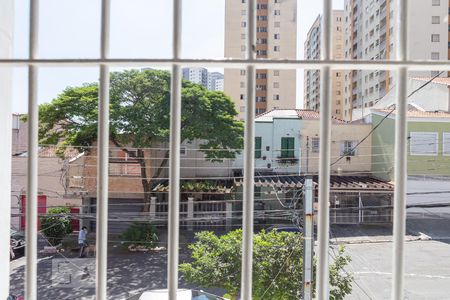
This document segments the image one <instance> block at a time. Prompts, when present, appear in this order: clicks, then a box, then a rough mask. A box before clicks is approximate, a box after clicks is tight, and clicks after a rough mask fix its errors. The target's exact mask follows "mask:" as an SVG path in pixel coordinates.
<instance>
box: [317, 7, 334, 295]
mask: <svg viewBox="0 0 450 300" xmlns="http://www.w3.org/2000/svg"><path fill="white" fill-rule="evenodd" d="M331 15H332V14H331V1H330V0H324V1H323V17H322V37H321V59H322V60H326V61H328V60H330V59H331V58H332V49H331V38H332V37H331V32H332V28H331V25H332V24H331ZM330 77H331V70H330V67H328V66H326V67H323V68H322V69H321V72H320V98H321V101H320V102H321V103H320V153H319V210H318V223H319V224H318V233H317V239H318V263H317V297H318V298H317V299H328V298H329V287H328V285H329V271H328V247H329V240H328V239H329V227H330V208H329V202H330V148H331V142H330V141H331V80H330Z"/></svg>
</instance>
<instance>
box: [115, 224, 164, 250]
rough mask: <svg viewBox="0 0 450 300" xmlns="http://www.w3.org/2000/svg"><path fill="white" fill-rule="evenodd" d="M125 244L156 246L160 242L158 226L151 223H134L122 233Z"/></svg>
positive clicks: (121, 236)
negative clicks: (157, 231)
mask: <svg viewBox="0 0 450 300" xmlns="http://www.w3.org/2000/svg"><path fill="white" fill-rule="evenodd" d="M120 238H121V239H122V240H123V244H124V245H125V246H130V245H137V246H146V247H149V248H154V247H156V245H157V242H158V235H157V233H156V228H155V226H153V225H152V224H150V223H137V222H136V223H133V224H131V225H130V227H128V228H127V230H126V231H125V232H124V233H122V234H121V235H120Z"/></svg>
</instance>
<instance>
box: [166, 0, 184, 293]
mask: <svg viewBox="0 0 450 300" xmlns="http://www.w3.org/2000/svg"><path fill="white" fill-rule="evenodd" d="M181 1H182V0H173V36H172V38H173V42H172V47H173V59H179V58H180V51H181V16H182V5H181ZM171 83H172V86H171V101H170V116H171V117H170V156H169V157H170V161H169V244H168V248H169V249H168V263H167V286H168V291H169V299H170V300H176V299H177V289H178V247H179V246H178V243H179V238H178V236H179V223H180V219H179V218H180V216H179V214H180V143H181V68H180V65H178V64H173V65H172V80H171Z"/></svg>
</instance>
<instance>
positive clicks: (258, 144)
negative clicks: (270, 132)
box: [255, 136, 262, 158]
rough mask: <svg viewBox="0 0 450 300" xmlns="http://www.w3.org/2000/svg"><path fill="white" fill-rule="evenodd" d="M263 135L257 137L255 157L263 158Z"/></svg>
mask: <svg viewBox="0 0 450 300" xmlns="http://www.w3.org/2000/svg"><path fill="white" fill-rule="evenodd" d="M261 146H262V137H260V136H256V137H255V158H261Z"/></svg>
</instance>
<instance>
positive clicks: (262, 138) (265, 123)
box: [235, 109, 372, 174]
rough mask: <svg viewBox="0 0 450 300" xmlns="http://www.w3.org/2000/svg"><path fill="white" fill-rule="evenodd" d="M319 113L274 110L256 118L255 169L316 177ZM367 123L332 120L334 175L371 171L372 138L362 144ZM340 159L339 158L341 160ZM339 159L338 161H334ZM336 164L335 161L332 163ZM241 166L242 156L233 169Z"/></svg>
mask: <svg viewBox="0 0 450 300" xmlns="http://www.w3.org/2000/svg"><path fill="white" fill-rule="evenodd" d="M319 123H320V121H319V113H318V112H316V111H312V110H305V109H275V110H272V111H269V112H266V113H264V114H262V115H259V116H257V117H256V119H255V137H256V140H255V148H256V150H255V169H256V170H257V171H258V172H274V173H278V174H317V173H318V168H319V164H318V161H319V151H320V140H319V129H320V128H319ZM371 129H372V128H371V125H370V124H363V123H358V124H355V123H348V122H345V121H343V120H340V119H337V118H333V125H332V129H331V132H332V133H331V136H332V137H333V138H332V141H331V162H332V163H333V165H332V167H331V170H332V172H333V173H334V174H345V173H352V174H364V173H368V172H370V170H371V154H372V149H371V139H370V138H369V139H366V140H365V141H363V142H362V143H361V145H360V146H359V147H358V148H357V149H356V150H353V147H355V146H356V144H358V143H359V141H362V139H363V138H364V137H365V136H366V135H368V134H369V132H370V130H371ZM341 157H342V158H341ZM339 158H341V159H340V160H339V161H337V160H338V159H339ZM335 161H337V162H336V163H335ZM242 166H243V156H242V155H240V156H239V157H238V158H237V159H236V163H235V168H237V169H239V168H242Z"/></svg>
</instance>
